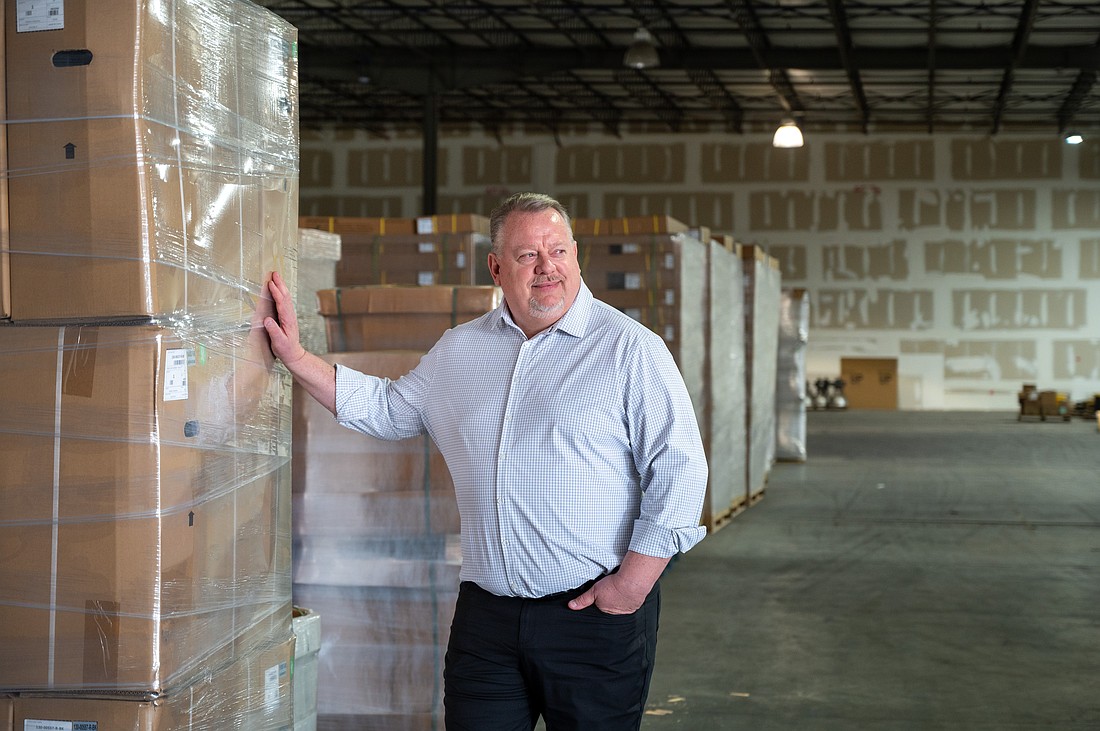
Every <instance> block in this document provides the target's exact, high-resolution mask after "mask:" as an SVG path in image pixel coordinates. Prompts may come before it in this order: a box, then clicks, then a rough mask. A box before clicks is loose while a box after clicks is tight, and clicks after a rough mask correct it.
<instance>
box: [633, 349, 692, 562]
mask: <svg viewBox="0 0 1100 731" xmlns="http://www.w3.org/2000/svg"><path fill="white" fill-rule="evenodd" d="M625 393H626V402H625V403H626V409H627V418H628V421H629V425H630V438H631V444H632V446H633V450H634V462H635V465H636V466H637V469H638V473H639V476H640V478H641V489H642V501H641V510H640V514H639V516H638V518H637V519H636V520H635V521H634V530H633V533H632V535H631V540H630V550H631V551H634V552H636V553H641V554H644V555H647V556H656V557H659V558H669V557H671V556H673V555H675V554H676V553H680V552H683V551H687V550H688V549H690V548H692V547H693V546H695V545H696V544H697V543H699V541H701V540H703V537H704V536H705V535H706V528H704V527H703V526H701V525H700V524H699V517H700V514H701V513H702V509H703V500H704V497H705V495H706V488H707V473H708V470H707V460H706V455H705V454H704V452H703V442H702V438H701V437H700V434H699V425H698V422H697V421H696V417H695V410H694V409H693V408H692V404H691V398H690V396H689V395H688V391H687V387H686V386H685V385H684V379H683V377H682V376H681V375H680V371H679V370H678V369H677V368H676V363H675V361H674V360H673V359H672V355H671V354H670V353H669V352H668V348H667V347H665V345H664V343H663V342H661V341H659V340H650V341H648V342H647V343H646V346H645V347H642V348H639V351H638V353H637V357H636V359H635V361H634V363H633V364H632V366H631V368H630V369H629V371H628V382H627V383H626V384H625Z"/></svg>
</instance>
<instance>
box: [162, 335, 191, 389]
mask: <svg viewBox="0 0 1100 731" xmlns="http://www.w3.org/2000/svg"><path fill="white" fill-rule="evenodd" d="M187 358H188V356H187V350H186V349H185V348H172V349H169V350H168V351H167V352H166V353H165V361H164V400H165V401H184V400H186V399H187Z"/></svg>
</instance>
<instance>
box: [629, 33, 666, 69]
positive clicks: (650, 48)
mask: <svg viewBox="0 0 1100 731" xmlns="http://www.w3.org/2000/svg"><path fill="white" fill-rule="evenodd" d="M623 65H624V66H627V67H628V68H632V69H651V68H655V67H657V66H660V65H661V57H660V56H659V55H657V46H655V45H653V36H651V35H650V34H649V31H648V30H646V29H645V28H639V29H638V30H636V31H634V42H633V43H631V44H630V47H629V48H627V49H626V53H625V54H624V55H623Z"/></svg>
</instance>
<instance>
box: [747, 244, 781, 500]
mask: <svg viewBox="0 0 1100 731" xmlns="http://www.w3.org/2000/svg"><path fill="white" fill-rule="evenodd" d="M741 255H742V264H743V266H744V282H745V289H744V293H745V364H746V368H745V394H746V404H747V406H746V408H745V428H746V431H747V432H748V453H747V460H746V462H745V470H746V479H747V481H748V500H749V503H750V504H752V503H755V502H756V501H758V500H760V499H761V498H762V497H764V490H765V488H766V487H767V483H768V476H769V474H770V473H771V468H772V467H773V466H774V465H775V459H776V416H777V413H776V377H777V369H778V359H779V315H780V311H781V309H782V308H781V297H782V288H781V274H780V272H779V261H778V260H777V259H776V258H775V257H773V256H769V255H768V254H767V253H766V252H765V251H764V250H763V249H762V248H761V247H759V246H756V245H747V246H743V247H742V249H741Z"/></svg>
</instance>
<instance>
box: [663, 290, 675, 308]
mask: <svg viewBox="0 0 1100 731" xmlns="http://www.w3.org/2000/svg"><path fill="white" fill-rule="evenodd" d="M665 304H666V305H674V304H676V290H674V289H666V290H665Z"/></svg>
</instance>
